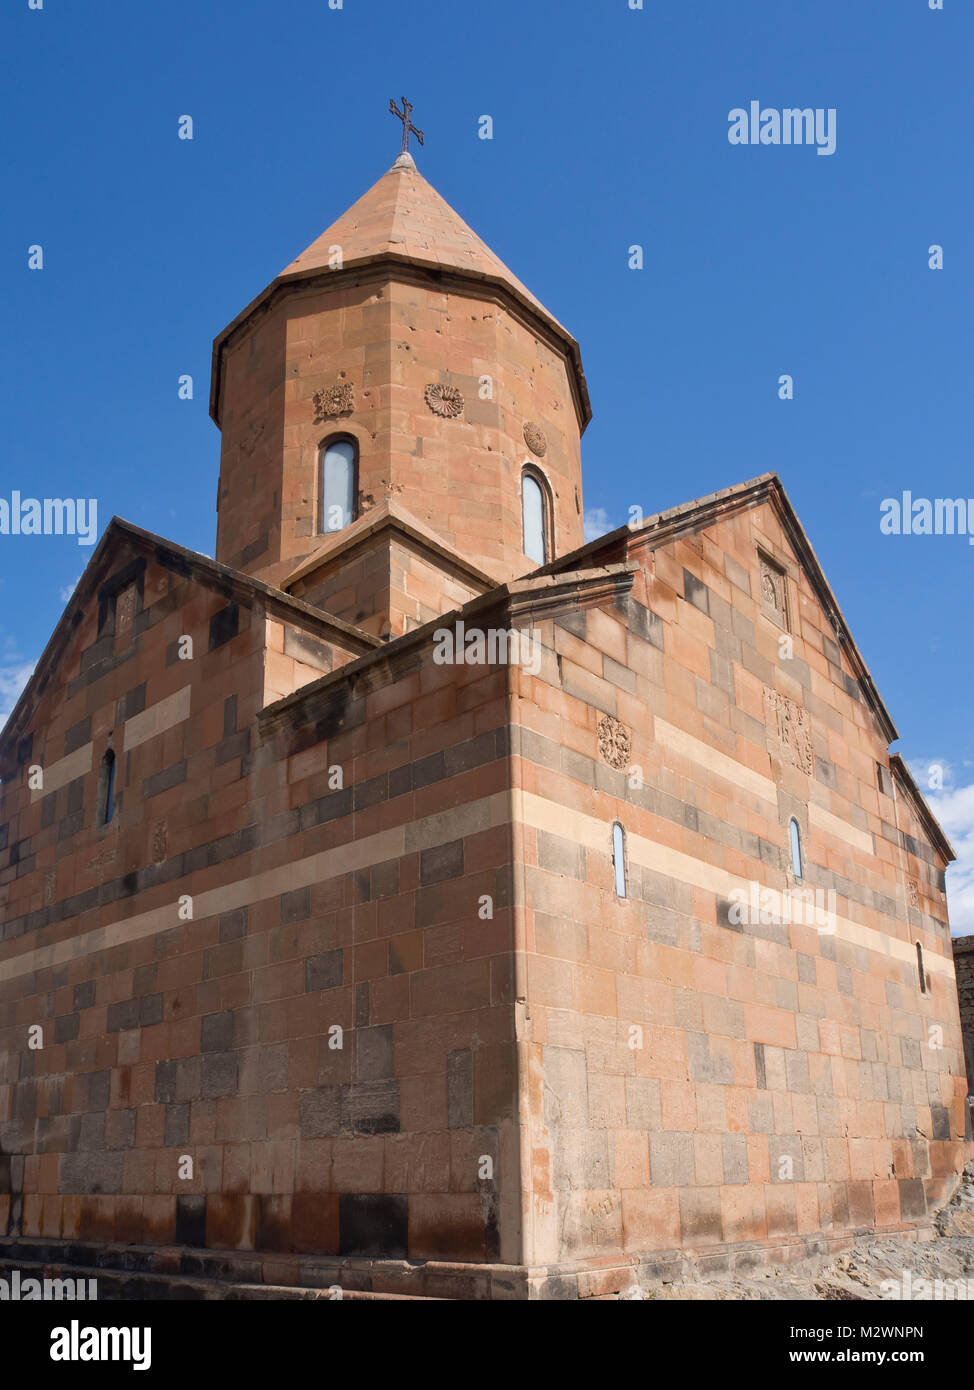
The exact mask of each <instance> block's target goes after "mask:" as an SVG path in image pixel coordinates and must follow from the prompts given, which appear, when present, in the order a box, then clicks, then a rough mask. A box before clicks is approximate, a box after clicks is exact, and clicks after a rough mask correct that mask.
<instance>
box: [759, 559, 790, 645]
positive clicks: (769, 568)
mask: <svg viewBox="0 0 974 1390" xmlns="http://www.w3.org/2000/svg"><path fill="white" fill-rule="evenodd" d="M760 558H761V604H762V606H763V608H764V611H765V612H766V613H767V614H769V616H771V617H773V618H775V619H776V620H777V621H778V622H779V623H780V624H781V626H782V627H787V626H788V598H787V593H786V590H785V576H784V573H783V571H782V570H780V569H779V568H778V566H777V565H774V564H772V563H771V561H770V560H767V559H765V557H764V556H763V555H762V556H761V557H760Z"/></svg>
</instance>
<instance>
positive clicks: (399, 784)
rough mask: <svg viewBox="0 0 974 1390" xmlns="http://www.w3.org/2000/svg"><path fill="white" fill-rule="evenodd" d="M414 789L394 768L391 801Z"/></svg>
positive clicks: (408, 772) (406, 770)
mask: <svg viewBox="0 0 974 1390" xmlns="http://www.w3.org/2000/svg"><path fill="white" fill-rule="evenodd" d="M412 789H413V769H412V765H411V764H409V765H407V766H406V767H397V768H394V769H393V770H392V771H391V772H390V773H389V800H390V801H392V800H393V799H394V798H395V797H397V796H405V795H406V793H407V792H411V791H412ZM4 829H6V827H4Z"/></svg>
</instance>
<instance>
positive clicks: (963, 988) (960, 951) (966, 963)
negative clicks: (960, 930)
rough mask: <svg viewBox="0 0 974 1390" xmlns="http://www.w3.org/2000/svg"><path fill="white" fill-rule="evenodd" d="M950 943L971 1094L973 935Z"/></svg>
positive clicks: (973, 1091) (973, 1058)
mask: <svg viewBox="0 0 974 1390" xmlns="http://www.w3.org/2000/svg"><path fill="white" fill-rule="evenodd" d="M951 944H952V945H953V949H954V966H955V968H956V970H957V994H958V997H959V999H960V1021H961V1027H962V1028H963V1030H964V1055H965V1058H966V1061H967V1092H968V1095H971V1094H974V936H955V937H954V940H953V942H952V943H951Z"/></svg>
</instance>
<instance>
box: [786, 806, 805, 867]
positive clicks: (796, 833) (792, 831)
mask: <svg viewBox="0 0 974 1390" xmlns="http://www.w3.org/2000/svg"><path fill="white" fill-rule="evenodd" d="M788 833H789V835H790V838H791V871H792V873H793V874H794V875H795V877H796V878H804V876H805V874H804V868H805V866H804V863H803V861H802V832H801V831H800V830H799V828H798V822H797V821H796V820H795V819H794V817H793V818H792V819H791V820H790V821H789V822H788Z"/></svg>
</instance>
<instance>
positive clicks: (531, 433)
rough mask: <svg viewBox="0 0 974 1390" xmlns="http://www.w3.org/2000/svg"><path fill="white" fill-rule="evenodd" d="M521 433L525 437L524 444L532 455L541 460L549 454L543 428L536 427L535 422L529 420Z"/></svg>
mask: <svg viewBox="0 0 974 1390" xmlns="http://www.w3.org/2000/svg"><path fill="white" fill-rule="evenodd" d="M521 433H522V434H523V435H524V442H525V444H526V445H527V446H528V448H529V449H530V450H531V452H532V454H535V455H536V456H537V457H538V458H539V459H541V458H544V456H545V454H546V453H547V452H548V440H547V438H546V436H545V432H544V430H543V429H542V428H541V426H540V425H536V424H535V423H534V421H533V420H528V421H527V422H526V423H525V426H524V429H523V430H522V431H521Z"/></svg>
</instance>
